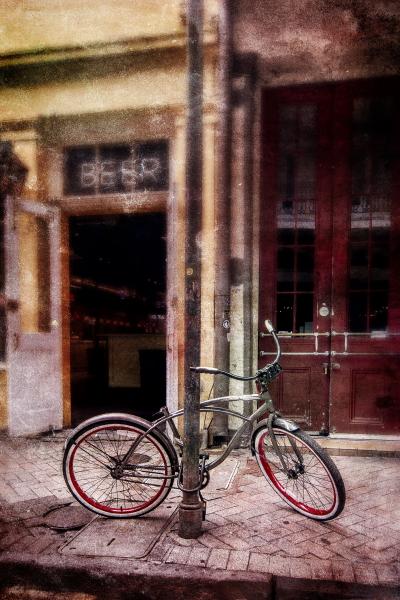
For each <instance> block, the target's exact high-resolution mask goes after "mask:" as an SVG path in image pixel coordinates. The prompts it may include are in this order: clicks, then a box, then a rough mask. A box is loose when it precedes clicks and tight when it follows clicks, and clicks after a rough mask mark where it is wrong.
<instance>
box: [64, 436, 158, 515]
mask: <svg viewBox="0 0 400 600" xmlns="http://www.w3.org/2000/svg"><path fill="white" fill-rule="evenodd" d="M104 429H128V430H129V431H134V432H136V433H139V434H142V433H143V431H139V430H135V429H134V428H129V427H126V426H124V425H108V426H103V427H99V428H98V429H97V430H95V431H93V430H91V431H89V432H88V433H87V435H86V436H84V437H83V438H81V439H80V440H79V443H78V444H76V445H75V447H74V449H73V452H72V454H71V458H70V460H69V469H68V472H69V476H70V480H71V483H72V485H73V487H74V488H75V489H76V490H77V491H78V494H79V496H80V497H81V498H83V499H84V500H85V502H87V504H89V505H90V506H92V507H93V508H95V509H97V510H101V511H103V512H105V513H113V514H119V515H121V514H134V513H136V512H139V511H143V509H145V508H147V507H148V506H150V505H151V504H154V503H155V502H156V500H157V499H158V498H159V497H160V496H161V494H162V492H163V491H164V489H165V486H166V485H167V479H164V481H163V483H162V485H161V487H160V489H159V490H158V492H157V493H156V495H155V496H153V497H152V498H150V499H149V500H148V501H147V502H143V503H142V504H140V505H139V506H137V507H134V508H129V509H128V508H126V509H124V508H122V507H120V508H113V507H111V506H104V504H100V503H99V502H97V501H96V500H94V499H93V498H91V497H90V496H88V495H87V494H86V493H85V492H84V491H83V490H82V488H81V486H80V485H79V483H78V481H77V479H76V477H75V473H74V470H73V468H72V465H73V459H74V456H75V453H76V451H77V450H78V448H79V446H80V445H81V443H82V442H84V441H85V440H86V439H87V438H88V437H89V436H90V435H92V434H93V433H95V432H96V431H103V430H104ZM152 442H153V443H154V445H155V446H156V448H157V450H158V451H159V453H160V456H161V457H162V459H163V463H164V468H165V475H166V474H167V463H166V460H165V457H164V454H163V452H162V451H161V450H160V447H159V446H158V444H156V443H155V441H154V439H153V438H152Z"/></svg>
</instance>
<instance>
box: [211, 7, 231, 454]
mask: <svg viewBox="0 0 400 600" xmlns="http://www.w3.org/2000/svg"><path fill="white" fill-rule="evenodd" d="M218 16H219V20H218V25H219V27H218V31H219V41H218V43H219V56H218V61H219V63H218V66H219V69H218V74H219V97H218V108H219V127H218V182H217V186H218V187H217V190H218V192H217V197H216V202H215V222H216V237H215V240H216V262H215V272H216V276H215V279H216V280H215V337H214V340H215V341H214V344H215V346H214V348H215V350H214V365H215V366H216V367H218V369H222V370H223V371H229V341H228V335H229V330H230V292H231V288H230V243H231V242H230V229H231V223H230V199H231V193H230V190H231V181H230V179H231V161H230V146H231V113H232V98H231V96H232V94H231V71H232V0H221V1H220V3H219V12H218ZM228 394H229V380H228V379H227V377H222V376H221V375H219V376H217V377H216V378H215V384H214V396H215V397H216V398H218V397H221V396H228ZM210 434H211V440H210V441H211V442H212V444H214V445H219V444H220V443H221V442H226V441H227V440H228V437H229V436H228V418H227V415H223V414H220V415H218V414H215V415H214V417H213V420H212V422H211V426H210Z"/></svg>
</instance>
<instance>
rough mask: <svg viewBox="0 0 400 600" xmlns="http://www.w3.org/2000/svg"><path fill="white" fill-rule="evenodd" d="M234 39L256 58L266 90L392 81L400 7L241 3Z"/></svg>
mask: <svg viewBox="0 0 400 600" xmlns="http://www.w3.org/2000/svg"><path fill="white" fill-rule="evenodd" d="M234 39H235V47H236V50H237V51H239V52H255V53H257V54H258V55H259V72H260V76H261V79H262V80H263V82H264V83H265V84H268V85H287V84H290V83H303V82H315V81H336V80H342V79H350V78H358V77H371V76H378V75H390V74H394V73H398V72H399V70H400V3H399V2H398V1H397V0H384V1H376V2H371V1H370V0H268V2H267V1H265V0H239V1H238V2H235V8H234Z"/></svg>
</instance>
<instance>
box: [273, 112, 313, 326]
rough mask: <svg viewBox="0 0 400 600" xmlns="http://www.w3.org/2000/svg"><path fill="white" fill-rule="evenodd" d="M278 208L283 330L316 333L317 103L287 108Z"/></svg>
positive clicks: (283, 119)
mask: <svg viewBox="0 0 400 600" xmlns="http://www.w3.org/2000/svg"><path fill="white" fill-rule="evenodd" d="M279 127H280V129H279V166H278V172H279V199H278V207H277V228H278V234H277V241H278V249H277V319H276V320H277V327H278V330H280V331H291V332H298V333H307V332H310V331H312V329H313V305H314V294H313V291H314V254H315V246H314V244H315V169H316V157H315V139H316V107H315V106H314V105H311V104H310V105H303V106H293V105H288V106H284V107H282V111H281V115H280V122H279Z"/></svg>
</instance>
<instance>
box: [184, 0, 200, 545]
mask: <svg viewBox="0 0 400 600" xmlns="http://www.w3.org/2000/svg"><path fill="white" fill-rule="evenodd" d="M202 40H203V2H202V0H187V49H188V50H187V53H188V118H187V125H186V232H185V233H186V235H185V238H186V244H185V266H186V281H185V334H186V335H185V406H184V411H185V412H184V437H183V457H182V463H183V481H182V483H183V488H184V489H185V490H186V491H184V492H183V493H182V501H181V503H180V506H179V535H180V536H181V537H182V538H189V539H190V538H196V537H198V536H199V535H200V533H201V523H202V517H203V503H202V502H201V500H200V496H199V492H198V491H191V490H195V489H196V488H197V487H198V485H199V450H200V435H199V428H200V410H199V408H200V388H199V378H198V375H197V376H196V375H193V374H192V373H191V372H190V370H189V367H190V366H194V365H198V364H199V361H200V325H201V322H200V290H201V288H200V284H201V278H200V272H201V209H202V179H203V143H202V142H203V136H202V128H203V119H202V104H203V102H202V100H203V49H202Z"/></svg>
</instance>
